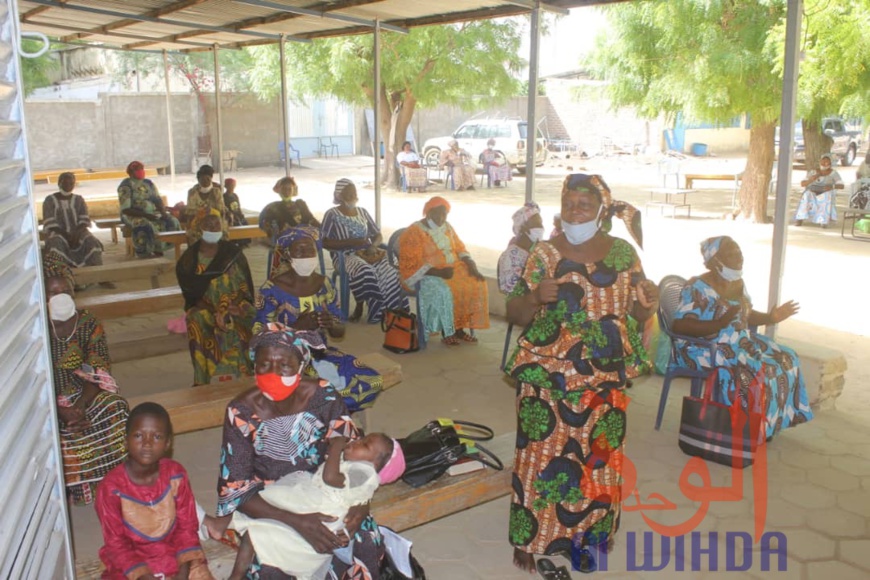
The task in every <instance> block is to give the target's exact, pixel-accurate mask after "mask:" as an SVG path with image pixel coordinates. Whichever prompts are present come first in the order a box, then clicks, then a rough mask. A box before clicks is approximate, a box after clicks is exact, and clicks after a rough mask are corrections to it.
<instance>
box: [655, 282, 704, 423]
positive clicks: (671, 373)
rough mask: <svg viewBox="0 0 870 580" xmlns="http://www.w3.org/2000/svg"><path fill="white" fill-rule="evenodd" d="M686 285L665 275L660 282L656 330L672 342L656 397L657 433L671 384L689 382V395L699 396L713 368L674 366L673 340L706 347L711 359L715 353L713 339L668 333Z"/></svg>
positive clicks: (674, 348)
mask: <svg viewBox="0 0 870 580" xmlns="http://www.w3.org/2000/svg"><path fill="white" fill-rule="evenodd" d="M685 285H686V280H685V278H682V277H681V276H674V275H671V276H665V277H664V278H662V281H661V282H659V310H658V312H657V315H658V319H659V328H660V329H661V330H662V332H664V333H665V334H666V335H667V336H668V338H670V339H671V354H670V357H669V358H668V368H667V370H666V371H665V380H664V383H663V384H662V394H661V397H660V398H659V410H658V414H657V415H656V431H658V430H659V428H660V427H661V426H662V417H663V416H664V414H665V406H666V405H667V403H668V392H669V391H670V388H671V381H672V380H673V379H675V378H678V377H684V378H688V379H691V381H692V388H691V393H692V396H694V397H700V396H701V393H702V392H703V389H704V381H706V380H707V377H708V376H709V375H710V373H711V372H715V371H716V369H715V368H714V369H697V370H694V369H690V368H687V367H684V366H680V365H679V364H677V347H676V344H675V342H674V341H675V340H676V339H679V340H685V341H686V342H689V343H692V344H694V345H695V346H699V347H701V348H706V349H707V350H708V351H709V352H710V360H711V361H712V360H714V358H713V357H714V356H715V353H716V344H715V343H714V342H713V341H712V340H706V339H703V338H698V337H695V336H684V335H681V334H675V333H674V332H673V331H672V330H671V323H672V322H673V321H674V314H675V313H676V311H677V308H678V307H679V305H680V293H681V292H682V290H683V288H684V287H685Z"/></svg>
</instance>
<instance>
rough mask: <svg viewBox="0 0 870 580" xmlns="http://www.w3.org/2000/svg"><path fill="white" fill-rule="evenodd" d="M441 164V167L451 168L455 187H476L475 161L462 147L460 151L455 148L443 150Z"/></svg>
mask: <svg viewBox="0 0 870 580" xmlns="http://www.w3.org/2000/svg"><path fill="white" fill-rule="evenodd" d="M439 164H440V165H441V167H445V166H446V167H448V168H449V171H450V176H451V178H452V179H453V189H467V188H469V187H474V171H475V167H474V163H473V162H472V161H471V156H470V155H469V154H468V152H466V151H465V150H464V149H460V151H459V152H458V153H457V152H456V151H454V150H453V149H449V148H448V149H445V150H444V151H442V152H441V159H440V161H439ZM445 184H446V183H445Z"/></svg>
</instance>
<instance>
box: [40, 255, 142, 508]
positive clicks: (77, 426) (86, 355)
mask: <svg viewBox="0 0 870 580" xmlns="http://www.w3.org/2000/svg"><path fill="white" fill-rule="evenodd" d="M43 269H44V275H45V294H46V298H47V299H48V313H49V343H50V345H51V362H52V375H53V377H54V388H55V395H56V396H57V414H58V419H59V420H60V444H61V454H62V455H63V468H64V479H65V480H66V489H67V497H68V498H69V499H70V501H72V502H73V503H74V504H77V505H82V504H89V503H92V502H93V501H94V499H95V498H96V488H97V484H98V483H99V482H100V480H102V479H103V477H105V475H106V474H107V473H108V472H109V471H111V470H112V469H113V468H114V467H115V466H117V465H119V464H120V463H121V462H123V460H124V458H125V457H126V456H127V453H126V447H125V442H124V441H125V436H124V426H125V424H126V421H127V414H128V407H127V401H125V400H124V399H123V398H121V397H120V396H119V395H118V394H117V392H118V388H117V386H116V385H115V381H114V380H113V379H112V376H111V375H110V374H109V373H110V371H111V362H110V359H109V348H108V345H107V343H106V333H105V332H104V331H103V326H102V325H101V324H100V322H99V321H98V320H97V319H96V318H95V317H94V315H93V314H91V313H90V312H88V311H87V310H77V309H76V304H75V300H74V298H73V287H74V285H75V284H74V282H73V278H72V271H71V270H70V269H69V267H68V266H66V264H64V263H63V261H62V260H61V259H59V258H58V256H57V255H56V254H55V253H54V252H51V253H49V254H48V255H47V256H46V257H45V260H44V264H43Z"/></svg>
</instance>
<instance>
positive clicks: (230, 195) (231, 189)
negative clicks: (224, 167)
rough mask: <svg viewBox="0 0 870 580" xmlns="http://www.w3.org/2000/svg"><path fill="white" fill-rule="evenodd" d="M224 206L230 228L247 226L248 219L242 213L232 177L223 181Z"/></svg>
mask: <svg viewBox="0 0 870 580" xmlns="http://www.w3.org/2000/svg"><path fill="white" fill-rule="evenodd" d="M224 206H225V207H226V208H227V215H228V216H229V223H230V226H246V225H248V218H246V217H245V214H244V212H243V211H242V206H241V202H240V201H239V194H237V193H236V180H235V179H233V178H232V177H227V178H226V179H225V180H224Z"/></svg>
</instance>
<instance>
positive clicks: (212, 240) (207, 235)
mask: <svg viewBox="0 0 870 580" xmlns="http://www.w3.org/2000/svg"><path fill="white" fill-rule="evenodd" d="M222 237H224V233H223V232H210V231H208V230H205V231H203V232H202V241H204V242H207V243H209V244H216V243H218V242H219V241H221V238H222Z"/></svg>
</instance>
